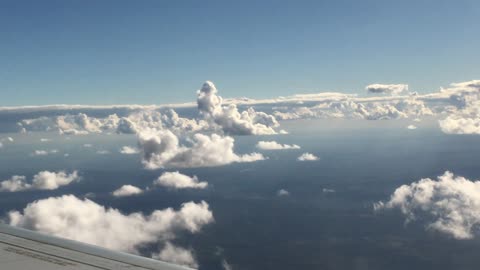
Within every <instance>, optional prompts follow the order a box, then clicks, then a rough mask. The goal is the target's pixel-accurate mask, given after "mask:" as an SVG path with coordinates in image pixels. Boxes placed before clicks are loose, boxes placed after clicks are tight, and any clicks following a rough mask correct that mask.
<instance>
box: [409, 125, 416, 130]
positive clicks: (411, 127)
mask: <svg viewBox="0 0 480 270" xmlns="http://www.w3.org/2000/svg"><path fill="white" fill-rule="evenodd" d="M407 129H417V127H416V126H414V125H408V126H407Z"/></svg>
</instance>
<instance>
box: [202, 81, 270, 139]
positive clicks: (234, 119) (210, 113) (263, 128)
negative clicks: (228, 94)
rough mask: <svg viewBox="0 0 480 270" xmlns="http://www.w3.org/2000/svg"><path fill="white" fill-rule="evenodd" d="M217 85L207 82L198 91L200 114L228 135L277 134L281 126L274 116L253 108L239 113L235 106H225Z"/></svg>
mask: <svg viewBox="0 0 480 270" xmlns="http://www.w3.org/2000/svg"><path fill="white" fill-rule="evenodd" d="M217 93H218V91H217V88H216V87H215V85H214V84H213V83H212V82H210V81H207V82H205V83H204V84H203V86H202V88H201V89H200V90H198V91H197V106H198V110H199V111H200V113H202V114H203V115H205V116H206V117H207V120H211V121H213V122H214V123H215V124H217V125H219V126H220V127H221V128H222V130H223V132H224V133H225V134H228V135H266V134H276V133H277V132H276V131H275V130H274V128H275V127H278V126H279V124H278V122H277V120H276V119H275V117H274V116H273V115H269V114H266V113H263V112H256V111H255V110H254V109H253V108H249V109H248V110H246V111H242V112H239V110H238V108H237V106H236V105H235V104H229V105H227V106H223V105H222V102H223V99H222V97H220V96H218V95H217Z"/></svg>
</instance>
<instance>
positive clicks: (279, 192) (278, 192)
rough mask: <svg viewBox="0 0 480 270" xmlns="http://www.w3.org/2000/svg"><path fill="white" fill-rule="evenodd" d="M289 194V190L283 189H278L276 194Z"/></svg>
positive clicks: (280, 195)
mask: <svg viewBox="0 0 480 270" xmlns="http://www.w3.org/2000/svg"><path fill="white" fill-rule="evenodd" d="M289 195H290V192H288V191H287V190H285V189H280V190H279V191H277V196H279V197H283V196H289Z"/></svg>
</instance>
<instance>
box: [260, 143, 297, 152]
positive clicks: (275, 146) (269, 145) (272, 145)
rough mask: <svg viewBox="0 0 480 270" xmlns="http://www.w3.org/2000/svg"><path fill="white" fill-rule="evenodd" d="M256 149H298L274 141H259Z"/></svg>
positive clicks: (295, 146)
mask: <svg viewBox="0 0 480 270" xmlns="http://www.w3.org/2000/svg"><path fill="white" fill-rule="evenodd" d="M256 147H257V148H258V149H262V150H284V149H300V146H298V145H296V144H280V143H278V142H276V141H259V142H258V143H257V145H256Z"/></svg>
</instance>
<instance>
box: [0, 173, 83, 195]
mask: <svg viewBox="0 0 480 270" xmlns="http://www.w3.org/2000/svg"><path fill="white" fill-rule="evenodd" d="M26 179H27V177H26V176H23V175H14V176H12V177H11V178H10V179H8V180H4V181H2V182H0V191H7V192H17V191H25V190H54V189H58V188H59V187H61V186H66V185H68V184H70V183H72V182H74V181H78V180H80V177H79V176H78V173H77V171H73V172H72V173H71V174H67V173H66V172H65V171H59V172H49V171H42V172H39V173H37V174H35V175H34V176H33V179H32V181H31V183H29V182H27V180H26Z"/></svg>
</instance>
